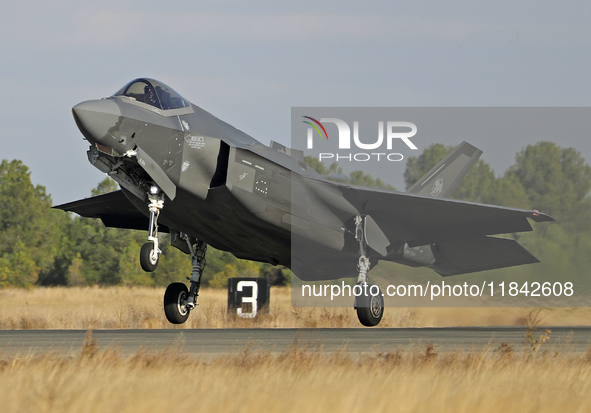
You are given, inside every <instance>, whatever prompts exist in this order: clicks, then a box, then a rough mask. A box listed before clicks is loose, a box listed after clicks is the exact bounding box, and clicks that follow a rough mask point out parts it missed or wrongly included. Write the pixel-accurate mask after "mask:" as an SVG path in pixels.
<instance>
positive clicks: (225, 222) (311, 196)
mask: <svg viewBox="0 0 591 413" xmlns="http://www.w3.org/2000/svg"><path fill="white" fill-rule="evenodd" d="M72 111H73V115H74V119H75V120H76V124H77V125H78V128H79V129H80V131H81V132H82V134H83V135H84V137H85V138H86V139H87V140H88V142H89V143H90V149H89V151H88V159H89V161H90V163H91V164H92V165H94V166H95V167H96V168H98V169H99V170H101V171H102V172H105V173H106V174H108V175H109V176H110V177H111V178H113V179H114V180H115V181H116V182H117V183H119V185H120V187H121V190H119V191H116V192H112V193H108V194H105V195H100V196H96V197H92V198H87V199H83V200H80V201H75V202H71V203H68V204H64V205H59V206H56V207H55V208H59V209H63V210H66V211H73V212H75V213H77V214H79V215H81V216H84V217H93V218H100V219H101V220H102V221H103V223H104V224H105V225H106V226H108V227H116V228H129V229H137V230H147V231H148V242H147V243H146V244H144V245H143V247H142V248H141V252H140V262H141V265H142V268H143V269H144V270H145V271H153V270H154V269H155V268H156V265H157V264H158V257H159V254H160V253H161V251H160V248H159V244H158V233H159V232H169V233H170V235H171V242H172V245H174V246H175V247H177V248H179V249H180V250H182V251H183V252H185V253H187V254H189V255H190V257H191V261H192V264H193V271H192V274H191V278H190V286H189V288H187V286H186V285H185V284H183V283H173V284H171V285H169V286H168V288H167V289H166V292H165V295H164V311H165V314H166V317H167V318H168V320H169V321H170V322H171V323H177V324H180V323H184V322H185V321H186V320H187V317H188V316H189V313H190V311H191V310H192V309H194V308H195V306H196V305H197V296H198V294H199V285H200V279H201V275H202V273H203V268H204V264H205V255H206V249H207V245H212V246H213V247H215V248H217V249H220V250H224V251H228V252H230V253H232V254H234V255H235V256H236V257H238V258H244V259H249V260H254V261H259V262H267V263H271V264H275V265H284V266H286V267H288V268H290V269H292V271H293V272H294V273H295V274H296V275H297V276H298V277H299V278H301V279H303V280H306V281H314V280H332V279H338V278H343V277H357V282H358V283H360V284H362V285H364V286H366V287H367V284H368V282H369V280H368V272H369V270H370V269H371V268H372V267H373V266H374V265H375V264H377V263H378V261H380V260H386V261H393V262H397V263H400V264H405V265H410V266H415V267H418V266H425V267H428V268H431V269H433V270H435V271H436V272H438V273H439V274H441V275H442V276H449V275H455V274H463V273H469V272H475V271H483V270H489V269H493V268H501V267H509V266H513V265H521V264H528V263H534V262H538V260H537V259H536V258H535V257H534V256H533V255H532V254H530V253H529V252H528V251H526V250H525V249H524V248H523V247H522V246H521V245H519V244H518V243H517V242H516V241H515V240H513V239H507V238H497V237H492V236H491V235H493V234H504V233H515V232H521V231H531V230H532V228H531V226H530V224H529V222H528V218H529V219H531V220H533V221H536V222H543V221H553V219H552V218H551V217H549V216H548V215H545V214H543V213H540V212H538V211H535V210H534V211H530V210H522V209H514V208H504V207H499V206H493V205H483V204H477V203H470V202H463V201H456V200H450V199H445V198H446V197H448V196H449V195H450V194H451V192H452V191H453V190H454V189H455V188H456V187H457V185H458V184H459V183H460V181H461V180H462V178H463V177H464V176H465V175H466V174H467V172H468V170H469V169H470V168H471V167H472V165H473V164H474V163H475V162H476V160H477V159H478V157H479V156H480V154H481V153H482V152H481V151H480V150H478V149H477V148H475V147H473V146H472V145H470V144H468V143H465V142H464V143H462V144H461V145H459V146H458V147H457V148H456V150H454V151H453V152H452V153H451V154H450V155H449V156H447V157H446V158H445V159H444V160H442V161H441V162H440V163H439V164H438V165H436V166H435V167H434V168H433V169H432V170H431V171H429V172H428V173H427V174H426V175H425V177H423V178H422V179H420V180H419V181H418V182H417V183H416V184H415V185H414V186H413V187H412V188H410V190H409V192H407V193H400V192H393V191H382V190H375V189H369V188H364V187H359V186H354V185H347V184H340V183H335V182H331V181H327V180H325V179H324V178H323V177H322V176H320V175H319V174H318V173H316V172H315V171H314V170H313V169H312V168H310V167H309V166H307V165H306V164H305V163H304V157H303V153H302V152H301V151H297V150H293V149H290V148H286V147H285V146H283V145H280V144H277V143H274V142H272V143H271V146H265V145H263V144H261V143H260V142H258V141H256V140H255V139H253V138H252V137H250V136H248V135H247V134H245V133H244V132H241V131H240V130H238V129H236V128H234V127H233V126H230V125H229V124H227V123H225V122H223V121H222V120H220V119H218V118H216V117H215V116H213V115H211V114H210V113H208V112H206V111H205V110H203V109H201V108H200V107H198V106H196V105H193V104H191V103H190V102H189V101H187V100H186V99H184V98H183V97H182V96H181V95H179V94H178V93H177V92H175V91H174V90H172V89H171V88H170V87H168V86H166V85H165V84H163V83H161V82H158V81H156V80H153V79H146V78H143V79H136V80H133V81H132V82H130V83H129V84H127V85H125V86H124V87H123V88H122V89H121V90H119V91H118V92H117V93H115V94H114V95H113V96H111V97H109V98H105V99H100V100H90V101H86V102H83V103H80V104H78V105H76V106H75V107H74V108H73V109H72ZM353 305H354V307H355V308H356V310H357V315H358V318H359V320H360V322H361V323H362V324H363V325H366V326H375V325H377V324H378V323H379V322H380V320H381V318H382V315H383V311H384V301H383V297H382V294H377V295H371V294H367V295H362V296H360V297H357V298H356V299H355V302H354V303H353Z"/></svg>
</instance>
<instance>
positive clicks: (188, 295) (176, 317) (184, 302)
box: [164, 234, 207, 324]
mask: <svg viewBox="0 0 591 413" xmlns="http://www.w3.org/2000/svg"><path fill="white" fill-rule="evenodd" d="M180 237H181V238H183V239H185V241H186V242H187V245H188V247H189V251H190V252H191V262H192V263H193V271H192V272H191V278H190V287H189V289H187V286H186V285H185V284H183V283H172V284H170V285H169V286H168V287H167V288H166V292H165V293H164V314H165V315H166V318H167V320H168V321H170V322H171V323H172V324H183V323H184V322H185V321H187V318H189V313H190V312H191V310H192V309H194V308H195V306H197V297H198V296H199V286H200V284H201V275H202V274H203V269H204V268H205V263H206V260H205V254H206V252H207V244H206V243H205V242H203V241H199V240H194V239H191V238H190V237H188V236H187V235H185V234H181V235H180ZM193 241H195V242H193Z"/></svg>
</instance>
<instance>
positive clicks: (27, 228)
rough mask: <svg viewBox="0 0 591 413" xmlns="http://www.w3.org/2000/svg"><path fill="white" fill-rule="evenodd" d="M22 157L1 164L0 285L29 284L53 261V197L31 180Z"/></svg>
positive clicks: (28, 285)
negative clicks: (20, 159)
mask: <svg viewBox="0 0 591 413" xmlns="http://www.w3.org/2000/svg"><path fill="white" fill-rule="evenodd" d="M30 175H31V174H30V172H29V168H27V167H26V166H25V165H24V164H23V163H22V161H19V160H13V161H7V160H3V161H2V163H1V164H0V211H2V214H1V215H0V287H8V286H18V287H30V286H32V285H33V284H35V282H36V281H37V279H38V277H39V273H40V272H41V271H45V270H47V269H49V268H50V267H51V266H52V265H53V259H54V254H55V252H56V248H57V247H56V242H55V236H56V232H57V227H56V223H55V221H54V219H53V216H52V215H53V213H54V212H55V211H51V210H50V209H49V208H50V207H51V203H52V202H51V197H50V196H49V195H47V194H46V193H45V188H44V187H43V186H40V185H37V186H34V185H33V184H32V183H31V177H30Z"/></svg>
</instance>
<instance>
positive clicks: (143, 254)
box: [140, 186, 164, 272]
mask: <svg viewBox="0 0 591 413" xmlns="http://www.w3.org/2000/svg"><path fill="white" fill-rule="evenodd" d="M148 199H149V200H150V203H149V204H148V210H149V211H150V223H149V228H148V242H146V243H145V244H144V245H142V249H141V251H140V264H141V266H142V269H143V270H144V271H146V272H152V271H154V270H155V269H156V267H157V266H158V258H159V256H160V254H162V251H160V249H159V248H158V216H159V215H160V210H161V209H162V208H163V207H164V196H163V195H162V194H160V188H158V187H157V186H153V187H151V188H150V192H149V193H148Z"/></svg>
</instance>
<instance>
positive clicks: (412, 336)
mask: <svg viewBox="0 0 591 413" xmlns="http://www.w3.org/2000/svg"><path fill="white" fill-rule="evenodd" d="M545 329H549V330H551V333H550V335H549V336H550V340H549V341H547V342H546V343H545V344H543V347H542V350H546V351H552V352H556V351H557V352H559V353H561V354H564V353H584V352H586V351H587V349H588V348H589V347H590V346H591V327H545V328H543V329H539V330H536V332H535V333H534V337H539V336H540V335H541V334H543V333H544V331H545ZM525 333H526V329H525V328H523V327H453V328H376V329H367V328H353V329H349V328H334V329H332V328H331V329H203V330H187V329H182V330H181V329H166V330H94V331H93V332H92V337H93V338H94V339H96V340H97V342H98V345H99V347H100V348H103V349H104V348H106V347H109V346H117V347H118V348H119V350H120V351H121V353H123V354H129V353H133V352H135V351H137V350H138V349H139V348H143V349H148V350H161V349H164V348H167V347H173V348H176V349H178V350H179V351H182V352H184V353H186V354H191V355H198V356H199V355H200V356H205V357H211V356H215V355H218V354H224V353H231V352H238V351H240V350H242V349H244V348H245V346H246V345H249V346H250V348H251V349H252V350H266V351H273V352H282V351H285V350H287V349H289V348H290V347H292V346H294V345H298V346H299V347H308V348H309V349H310V350H316V349H321V350H322V351H324V352H336V351H339V350H341V351H346V352H349V353H354V354H364V353H375V352H388V351H395V350H397V349H402V350H405V351H412V350H416V351H422V350H423V349H424V348H425V347H426V346H427V345H428V344H433V345H434V347H435V351H437V352H440V353H446V352H457V351H461V352H482V351H485V350H489V351H494V349H496V348H498V347H499V346H500V345H501V343H507V344H509V345H510V346H512V347H513V349H514V350H515V351H520V350H522V349H524V348H525V346H526V339H525V338H524V335H525ZM85 334H86V331H85V330H3V331H0V352H3V353H4V354H15V353H18V354H35V353H39V352H44V351H58V352H60V353H63V354H76V353H78V352H79V351H80V348H81V347H82V343H83V341H84V336H85Z"/></svg>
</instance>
